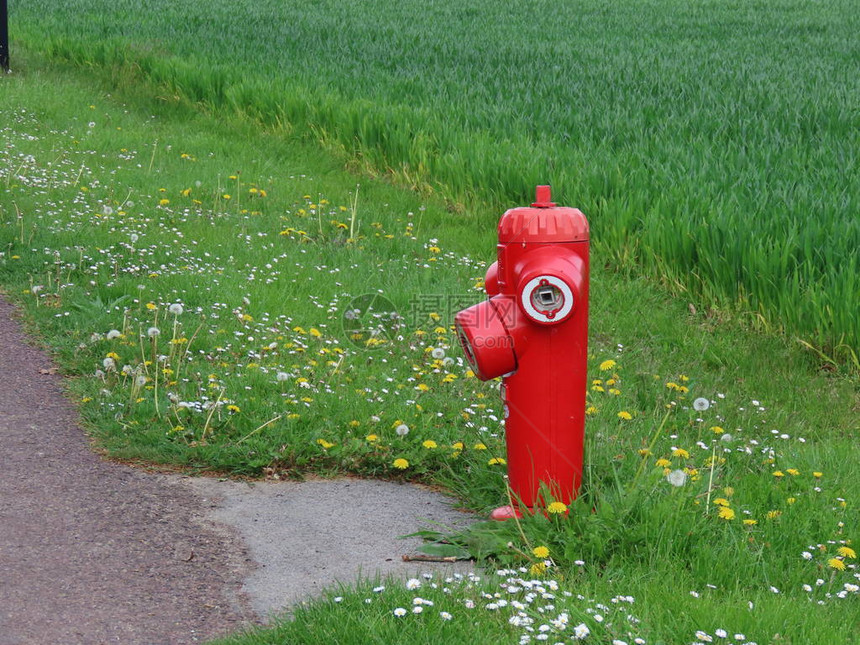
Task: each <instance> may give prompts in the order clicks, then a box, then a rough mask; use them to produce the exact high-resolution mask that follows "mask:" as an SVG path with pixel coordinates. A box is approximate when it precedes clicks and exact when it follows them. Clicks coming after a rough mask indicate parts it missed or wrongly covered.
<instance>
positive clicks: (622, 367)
mask: <svg viewBox="0 0 860 645" xmlns="http://www.w3.org/2000/svg"><path fill="white" fill-rule="evenodd" d="M98 82H99V79H98V78H94V79H93V78H91V79H82V77H81V76H80V75H78V74H77V73H75V74H72V73H71V72H70V71H69V70H67V69H54V70H51V69H42V68H41V66H39V65H37V64H36V63H35V62H34V63H32V64H29V65H25V66H24V69H23V72H22V73H20V74H17V75H15V76H13V77H9V78H4V79H2V84H3V86H2V87H3V92H2V94H0V107H2V110H3V113H4V114H8V115H10V116H9V118H8V119H7V122H6V123H4V124H3V126H2V130H0V133H2V134H0V136H2V140H3V147H2V151H0V189H2V193H0V243H2V248H0V253H2V255H0V283H2V285H3V287H4V289H5V290H6V292H7V293H8V294H9V295H10V297H12V298H13V299H15V300H16V301H17V302H18V303H20V304H21V305H22V307H24V308H25V310H26V312H27V317H28V320H30V321H31V322H32V324H33V325H34V329H35V330H37V331H38V333H39V334H40V335H41V336H42V337H43V338H44V339H45V341H46V342H47V343H48V344H49V345H50V346H51V347H52V349H54V350H55V352H56V354H57V356H58V360H59V361H60V363H61V365H62V367H63V370H64V372H65V373H66V374H67V375H69V376H70V377H71V381H70V383H71V385H70V388H71V391H72V393H73V397H74V398H75V399H76V400H77V401H78V402H79V405H80V410H81V413H82V415H83V417H84V419H85V421H86V423H87V427H88V429H89V431H90V432H91V434H92V435H93V436H94V437H95V438H96V440H97V441H98V443H99V445H100V446H102V447H103V448H105V449H106V450H108V451H109V452H110V453H111V454H113V455H114V456H117V457H121V458H128V459H144V460H147V461H154V462H158V463H165V464H176V465H180V466H184V467H188V468H192V469H201V470H219V471H226V472H231V473H236V474H250V475H257V476H269V477H291V476H301V474H302V473H305V472H321V473H339V472H352V473H357V474H360V475H365V476H378V477H389V478H407V479H413V480H421V481H426V482H432V483H437V484H442V485H444V486H446V487H447V488H449V489H450V490H453V491H454V492H456V493H457V494H458V495H459V496H460V498H461V499H462V500H463V502H464V504H466V505H468V506H469V507H471V508H474V509H477V510H480V511H485V510H487V509H488V508H492V507H494V506H496V505H499V504H500V503H503V502H504V501H505V492H504V480H503V474H504V464H503V462H501V461H500V459H503V458H504V448H503V442H502V439H501V430H502V427H501V421H500V418H501V414H500V412H501V410H500V407H501V406H500V403H499V400H498V394H497V391H496V388H497V384H496V383H489V384H485V383H481V382H479V381H477V380H476V379H475V378H474V377H472V376H471V375H470V373H469V371H468V369H467V366H466V365H465V364H464V361H463V359H462V356H461V354H460V353H459V351H458V350H457V349H456V348H455V346H454V345H455V343H454V339H453V336H452V333H451V319H452V316H453V313H454V312H455V311H456V310H457V308H458V307H459V306H461V305H463V304H469V303H471V302H476V301H478V300H480V299H481V298H482V297H483V296H482V292H481V286H480V278H481V276H482V275H483V273H484V269H485V267H486V264H487V263H488V262H490V261H492V259H493V252H494V231H493V229H492V227H491V226H487V227H484V228H483V229H480V230H479V226H478V224H477V222H478V221H481V219H482V218H483V219H486V218H487V217H489V215H488V214H486V213H484V214H483V215H482V216H481V217H473V216H471V215H472V214H466V215H459V214H452V213H450V212H448V211H447V210H446V209H445V207H444V204H443V203H440V202H438V201H436V200H434V199H429V198H428V199H419V198H418V197H416V195H415V194H414V193H410V192H407V191H402V190H398V189H396V188H393V187H392V186H390V185H387V184H384V183H381V182H375V181H368V180H366V179H364V178H359V177H357V176H355V175H351V174H349V173H346V172H344V171H343V170H342V169H341V168H340V166H339V164H338V163H336V162H334V161H332V159H331V158H330V157H327V156H326V155H324V154H322V153H320V152H319V150H318V149H316V148H314V147H310V146H305V145H303V144H301V143H300V142H297V141H294V140H289V139H284V138H277V137H273V136H271V133H269V132H267V131H265V130H262V129H260V128H259V127H257V126H252V125H249V124H248V123H247V122H241V121H229V122H218V121H215V120H212V119H210V118H206V117H203V116H200V114H199V113H197V112H195V111H192V110H190V109H189V108H188V107H187V106H186V105H184V104H183V103H182V102H181V101H177V100H175V99H174V98H172V97H166V96H157V97H156V98H154V99H153V98H151V97H147V96H146V95H147V94H148V93H149V91H150V90H151V88H150V87H147V86H144V87H142V88H141V89H140V90H139V93H137V94H134V93H133V92H130V91H129V92H128V93H124V94H122V95H119V96H114V97H111V96H108V95H107V93H106V90H104V89H100V90H99V89H94V88H97V87H99V85H98ZM359 184H360V187H359ZM571 205H578V204H576V203H573V204H571ZM607 262H608V258H607V256H606V255H605V254H603V253H601V252H600V251H599V250H598V252H597V254H596V256H595V258H594V275H593V282H592V295H593V301H592V309H591V310H592V319H591V327H592V338H591V349H592V361H591V367H590V369H591V379H592V389H591V390H590V393H589V406H590V416H589V420H588V428H587V434H588V452H587V472H586V477H585V486H584V489H583V496H582V498H581V499H580V500H579V501H577V503H576V504H575V505H574V507H573V508H571V509H570V511H571V512H570V516H569V517H567V516H564V515H550V516H548V517H544V516H543V515H538V516H535V517H531V518H526V519H525V520H524V521H523V522H522V523H520V524H496V525H486V524H478V525H477V526H476V527H474V528H473V529H472V530H471V531H470V532H468V533H466V534H463V535H457V536H446V537H447V539H448V541H449V542H451V543H453V544H452V546H453V547H459V548H463V549H466V550H468V551H469V552H472V553H479V554H481V555H483V556H486V557H490V558H492V560H491V562H493V563H495V565H496V566H499V567H502V568H503V569H502V572H501V573H500V574H493V575H492V576H490V577H489V578H488V579H487V580H482V581H476V580H473V579H469V578H464V579H453V578H452V579H451V580H450V581H446V580H442V579H440V580H435V579H433V580H425V579H421V580H419V582H420V584H421V585H422V586H421V587H415V584H414V583H413V584H412V585H410V586H411V587H415V588H412V589H410V588H407V587H406V586H404V585H403V583H400V584H395V583H380V584H379V585H374V586H386V587H387V588H386V589H385V590H380V591H373V586H367V587H363V586H359V587H358V588H356V589H350V590H344V591H341V592H337V595H338V597H341V598H342V600H341V601H339V602H337V601H335V594H334V593H333V594H332V595H331V597H330V598H329V599H327V600H324V601H322V602H320V603H318V604H314V605H312V606H310V607H308V608H307V609H305V610H301V611H299V612H298V613H297V616H296V618H295V619H294V620H292V621H290V622H287V623H285V624H284V625H282V626H280V627H278V628H277V629H276V631H275V632H262V633H258V634H255V635H243V636H242V637H237V638H238V641H234V642H309V641H310V640H311V638H313V639H314V640H315V641H319V640H320V638H323V637H327V638H324V640H329V641H331V642H345V643H348V642H359V641H361V642H367V641H370V642H386V643H387V642H404V641H405V640H407V639H408V640H410V641H417V642H428V643H430V642H443V641H444V642H458V640H466V639H467V635H469V636H468V640H469V641H470V642H493V641H498V640H502V641H506V642H517V641H518V640H519V639H520V638H521V637H524V636H529V637H531V638H534V639H535V640H538V639H537V636H538V635H540V634H542V633H546V634H547V636H548V637H551V638H553V639H555V640H562V639H563V638H567V639H570V638H571V637H573V636H576V634H577V633H579V634H583V633H584V631H583V629H581V628H580V629H579V631H578V632H577V628H579V627H580V625H584V626H585V627H586V628H588V630H589V632H590V633H591V636H590V638H592V640H597V641H599V642H610V641H611V640H612V639H616V640H622V641H626V642H634V639H636V638H640V639H644V640H645V641H646V642H648V643H656V642H661V641H662V642H692V641H697V640H698V641H704V640H706V639H705V638H704V637H703V636H701V635H698V636H697V635H696V632H697V631H698V630H703V631H704V632H706V635H707V636H709V637H711V638H718V637H719V636H718V631H717V630H727V632H728V634H729V637H730V638H734V635H735V634H743V636H744V637H745V638H743V639H738V642H751V641H755V642H758V643H763V642H770V641H775V642H796V643H801V642H802V643H839V642H844V643H850V642H853V641H854V640H856V637H857V635H858V625H860V623H858V619H860V612H858V604H857V600H858V596H857V591H856V588H855V586H856V585H857V584H858V581H857V568H856V565H855V563H856V557H855V554H854V548H856V543H852V540H856V539H857V536H856V531H857V526H858V515H857V507H856V504H857V499H858V495H857V493H858V490H857V486H858V485H857V483H856V478H855V477H853V473H854V472H856V469H857V467H858V463H857V460H858V457H857V454H856V451H855V450H854V446H855V444H856V438H857V434H858V430H860V428H858V417H857V408H856V406H857V404H858V398H857V388H856V382H855V381H852V380H850V379H849V378H848V377H845V376H843V375H840V374H839V373H838V372H833V371H824V370H818V369H817V368H818V366H817V365H815V364H814V363H813V362H812V361H810V358H809V356H808V355H806V354H804V353H802V352H801V351H800V349H799V348H798V347H796V346H794V347H792V346H789V345H786V344H785V343H784V341H782V340H780V339H778V338H774V337H771V336H767V335H761V334H751V333H749V332H747V331H744V330H743V329H741V328H740V327H739V326H738V325H737V324H736V323H735V322H734V321H733V320H732V319H731V318H726V319H725V320H720V318H719V316H717V315H715V314H714V313H713V312H709V313H707V314H705V313H698V312H697V313H693V312H692V311H691V309H690V308H689V307H688V303H686V302H682V301H676V300H671V299H667V297H666V296H665V294H664V293H663V292H661V291H660V290H659V289H657V288H655V287H654V285H653V284H651V283H649V282H648V281H646V280H642V279H630V278H626V277H623V276H620V275H618V274H617V273H613V272H611V271H607V270H605V269H604V265H605V264H606V263H607ZM365 296H372V297H373V298H375V300H374V301H373V303H371V302H370V301H369V299H368V298H364V297H365ZM383 298H384V300H383ZM369 304H373V307H374V313H375V314H378V315H377V316H372V315H371V316H370V317H367V311H368V305H369ZM356 310H358V311H360V312H361V313H360V314H359V315H357V316H356V315H354V312H355V311H356ZM392 310H396V311H397V312H399V317H397V318H391V317H390V316H388V315H386V314H390V312H391V311H392ZM356 323H359V324H356ZM374 332H375V333H374ZM697 400H699V402H698V403H696V401H697ZM401 466H402V467H401ZM673 482H674V483H673ZM676 484H677V485H676ZM852 544H853V546H852ZM434 584H435V585H436V587H435V588H434V587H433V585H434ZM446 589H447V591H446ZM496 594H498V596H496ZM416 596H418V597H420V598H421V599H422V601H421V602H419V603H418V604H416V600H415V597H416ZM630 598H632V601H631V600H629V599H630ZM368 599H369V602H367V600H368ZM427 601H431V602H432V603H433V604H429V603H428V602H427ZM398 607H399V608H403V609H404V610H406V611H405V615H403V616H399V615H398V614H400V613H403V612H395V610H396V609H397V608H398ZM416 607H420V608H421V609H422V610H421V611H420V612H416V611H415V608H416ZM441 612H445V615H443V614H442V613H441ZM448 615H450V620H449V619H448ZM631 617H632V618H631ZM543 625H546V628H543V627H542V626H543ZM528 627H530V628H532V629H533V630H534V631H533V632H531V631H529V630H528V629H526V628H528ZM719 633H722V632H719ZM311 634H313V635H314V636H311Z"/></svg>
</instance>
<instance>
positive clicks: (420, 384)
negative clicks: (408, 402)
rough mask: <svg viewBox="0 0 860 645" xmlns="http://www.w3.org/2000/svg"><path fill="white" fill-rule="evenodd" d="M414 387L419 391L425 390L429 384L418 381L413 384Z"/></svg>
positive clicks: (428, 387)
mask: <svg viewBox="0 0 860 645" xmlns="http://www.w3.org/2000/svg"><path fill="white" fill-rule="evenodd" d="M415 389H416V390H419V391H420V392H426V391H427V390H429V389H430V386H429V385H427V384H426V383H419V384H418V385H416V386H415Z"/></svg>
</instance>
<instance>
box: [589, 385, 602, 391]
mask: <svg viewBox="0 0 860 645" xmlns="http://www.w3.org/2000/svg"><path fill="white" fill-rule="evenodd" d="M591 389H592V390H594V391H595V392H606V390H604V389H603V386H602V385H592V386H591Z"/></svg>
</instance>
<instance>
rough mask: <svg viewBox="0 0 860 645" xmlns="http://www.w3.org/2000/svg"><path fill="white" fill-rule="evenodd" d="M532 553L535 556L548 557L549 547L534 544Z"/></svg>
mask: <svg viewBox="0 0 860 645" xmlns="http://www.w3.org/2000/svg"><path fill="white" fill-rule="evenodd" d="M532 553H534V555H535V557H536V558H548V557H549V549H548V548H547V547H545V546H536V547H535V548H533V549H532Z"/></svg>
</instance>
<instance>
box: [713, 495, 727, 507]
mask: <svg viewBox="0 0 860 645" xmlns="http://www.w3.org/2000/svg"><path fill="white" fill-rule="evenodd" d="M714 504H716V505H717V506H729V500H727V499H726V498H725V497H718V498H717V499H715V500H714Z"/></svg>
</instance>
